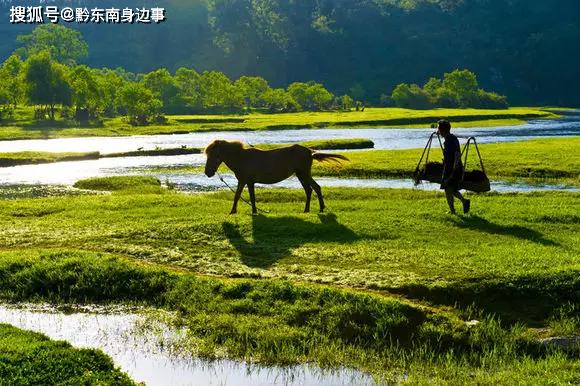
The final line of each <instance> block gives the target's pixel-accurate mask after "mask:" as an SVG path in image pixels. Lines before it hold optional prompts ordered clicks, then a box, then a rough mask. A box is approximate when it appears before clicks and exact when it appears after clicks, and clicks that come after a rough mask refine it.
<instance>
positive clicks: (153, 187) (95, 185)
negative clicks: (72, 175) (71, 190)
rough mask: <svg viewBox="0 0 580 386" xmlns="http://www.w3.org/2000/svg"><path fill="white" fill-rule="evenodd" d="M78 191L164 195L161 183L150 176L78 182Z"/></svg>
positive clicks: (89, 179) (91, 179)
mask: <svg viewBox="0 0 580 386" xmlns="http://www.w3.org/2000/svg"><path fill="white" fill-rule="evenodd" d="M73 186H74V187H75V188H77V189H85V190H98V191H110V192H124V193H127V194H130V193H141V194H143V193H164V192H165V189H163V188H162V187H161V181H160V180H159V179H158V178H156V177H150V176H112V177H93V178H87V179H84V180H80V181H77V182H76V183H75V184H74V185H73Z"/></svg>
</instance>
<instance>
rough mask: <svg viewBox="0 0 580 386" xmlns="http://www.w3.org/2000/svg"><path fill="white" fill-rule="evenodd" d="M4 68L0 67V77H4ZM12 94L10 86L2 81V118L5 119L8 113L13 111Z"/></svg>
mask: <svg viewBox="0 0 580 386" xmlns="http://www.w3.org/2000/svg"><path fill="white" fill-rule="evenodd" d="M4 76H5V75H4V70H2V69H0V79H2V78H3V77H4ZM11 103H12V101H11V100H10V94H9V92H8V88H7V87H6V84H5V83H4V82H0V120H1V119H4V117H5V116H6V115H9V114H10V112H11V111H12V109H11V107H12V106H11Z"/></svg>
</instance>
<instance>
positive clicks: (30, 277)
mask: <svg viewBox="0 0 580 386" xmlns="http://www.w3.org/2000/svg"><path fill="white" fill-rule="evenodd" d="M40 283H42V285H41V284H40ZM0 294H1V296H2V298H4V299H9V300H12V301H30V300H33V301H51V302H65V303H66V302H84V303H87V302H103V301H108V302H118V301H123V302H132V303H133V304H146V305H148V306H154V307H158V308H162V309H166V310H170V311H173V312H175V313H176V314H175V315H177V316H176V317H172V321H173V324H174V325H175V326H177V327H180V328H183V327H186V328H187V331H188V335H189V338H188V339H189V341H190V343H189V344H188V343H187V342H186V343H185V346H187V347H189V349H191V350H193V353H194V354H195V355H198V356H202V357H207V358H216V357H221V356H227V357H231V358H239V359H245V360H251V361H257V362H260V363H263V364H282V365H287V364H295V363H301V362H313V363H316V364H318V365H320V366H322V367H323V368H327V367H336V366H353V367H356V368H359V369H362V370H366V371H370V372H371V373H373V374H374V376H375V377H376V378H377V380H379V379H381V380H385V379H395V378H401V377H402V375H403V374H405V373H407V374H409V375H410V376H412V377H417V378H418V379H423V378H435V379H438V380H440V381H456V380H457V379H458V378H461V377H466V376H468V375H467V374H470V373H472V372H473V371H477V369H479V368H485V369H486V372H487V374H486V376H490V375H494V374H496V373H498V372H501V371H506V369H507V367H509V366H514V365H516V366H521V365H522V363H525V362H527V363H528V365H527V366H523V367H524V368H528V367H531V366H532V365H534V366H537V365H543V366H548V368H551V369H552V370H556V369H557V368H556V367H555V366H553V365H552V364H551V363H552V361H555V360H558V359H559V360H560V362H558V363H559V364H560V365H561V364H562V363H561V361H564V362H565V363H566V364H567V365H568V367H570V368H569V369H565V368H564V369H557V370H558V374H557V376H559V377H561V378H562V379H573V377H574V372H573V368H574V366H576V367H577V363H576V364H575V362H574V361H573V360H572V359H570V357H566V356H563V355H564V354H563V353H559V352H558V351H557V350H552V349H549V348H546V347H543V346H541V345H539V344H538V343H537V342H536V341H534V340H533V339H532V337H531V336H530V335H529V333H527V331H526V329H524V328H523V327H521V326H517V325H516V326H514V327H511V328H506V327H504V326H502V324H501V323H499V321H498V320H497V319H495V318H493V317H486V318H484V319H483V320H482V321H481V322H480V323H479V324H478V325H476V326H472V327H468V326H467V325H466V324H465V323H463V322H462V321H461V320H460V319H458V318H457V317H456V316H454V315H453V314H451V313H448V312H442V311H434V310H433V309H429V308H426V307H423V306H420V305H414V304H412V303H409V302H406V301H403V300H400V299H396V298H393V297H386V296H379V295H375V294H367V293H360V292H355V291H351V290H345V289H337V288H332V287H325V286H315V285H304V284H295V283H291V282H288V281H279V280H248V279H244V280H240V279H219V278H212V277H199V276H196V275H193V274H190V273H183V272H176V271H171V270H167V269H164V268H159V267H152V266H144V265H139V264H137V265H136V264H134V263H130V262H128V261H126V260H124V259H119V258H115V257H111V256H107V255H101V254H96V253H93V252H82V251H73V250H68V251H67V250H61V251H52V252H39V251H29V252H28V253H26V255H25V256H23V255H20V256H17V255H15V254H12V253H8V254H7V253H3V254H2V256H1V257H0ZM572 354H573V353H572ZM448 369H452V371H451V372H446V371H445V370H448ZM516 375H517V376H518V377H521V378H522V379H524V380H525V379H528V380H529V379H533V378H530V377H529V376H528V375H526V374H525V373H521V374H516Z"/></svg>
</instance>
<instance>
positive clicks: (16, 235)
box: [0, 181, 580, 384]
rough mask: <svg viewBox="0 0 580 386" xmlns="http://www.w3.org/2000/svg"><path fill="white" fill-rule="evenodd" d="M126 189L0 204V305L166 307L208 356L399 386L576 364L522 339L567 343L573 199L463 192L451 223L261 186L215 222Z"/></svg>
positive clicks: (574, 327)
mask: <svg viewBox="0 0 580 386" xmlns="http://www.w3.org/2000/svg"><path fill="white" fill-rule="evenodd" d="M112 184H113V185H119V184H121V182H120V181H116V182H114V183H112ZM135 185H136V184H135V183H134V184H133V190H132V192H119V193H114V194H112V195H108V196H79V197H60V198H58V197H55V198H44V199H22V200H10V201H4V202H3V205H2V207H1V208H0V226H2V228H3V229H5V231H4V232H2V234H0V251H1V252H0V296H1V297H2V298H4V299H9V300H11V301H23V300H25V301H50V302H75V303H76V302H81V303H87V302H88V303H93V302H131V303H134V302H137V303H139V304H145V305H148V306H154V307H160V308H166V309H169V310H172V311H177V312H178V316H177V319H176V320H175V321H174V322H175V323H177V325H181V326H187V327H188V328H189V329H190V331H191V332H192V335H191V342H190V343H189V347H190V348H192V349H193V351H194V352H195V353H196V354H197V355H201V356H207V357H215V356H223V355H227V356H230V357H234V358H245V359H250V358H252V359H253V360H258V361H262V362H265V363H282V364H284V363H296V362H305V361H313V362H315V363H318V364H320V365H322V366H338V365H349V366H355V367H357V368H360V369H364V370H367V371H370V372H371V373H372V374H374V375H375V376H377V377H379V378H381V379H383V380H384V379H387V380H390V381H401V380H402V378H401V377H402V375H403V374H404V373H408V374H409V381H410V382H411V383H423V382H426V381H436V382H450V383H453V384H458V383H465V382H469V383H471V382H476V383H477V382H479V383H495V382H498V381H501V380H505V379H506V378H505V377H508V376H509V377H510V379H513V380H515V381H517V382H519V383H537V382H541V380H542V379H543V378H542V377H545V374H546V373H550V376H551V379H553V380H554V381H555V383H566V382H569V383H574V382H576V381H577V380H578V376H577V374H578V369H579V367H580V362H579V361H578V359H577V352H575V351H574V352H571V353H568V354H566V353H565V352H562V351H558V350H552V349H546V348H543V347H542V346H540V345H538V344H537V343H535V342H536V339H538V338H540V337H542V336H550V335H554V334H562V333H565V334H580V320H579V319H578V308H577V299H578V293H579V290H580V275H579V273H580V261H579V260H578V256H579V255H580V239H579V238H578V235H579V234H580V217H579V216H578V213H580V200H578V198H579V197H580V196H579V195H578V194H572V193H534V194H504V195H500V194H490V195H482V196H477V197H475V196H473V197H472V199H473V214H472V215H470V216H460V217H457V216H451V215H447V214H446V213H445V212H446V207H445V202H444V199H443V197H442V195H441V194H439V193H438V192H422V191H405V190H372V189H323V191H324V192H325V193H326V198H327V204H328V207H329V210H330V212H329V213H326V214H320V215H317V214H301V213H300V212H301V209H302V205H303V202H302V200H303V193H302V192H300V191H295V190H276V191H263V190H258V192H257V196H258V203H259V206H260V207H261V208H263V209H267V210H269V211H270V213H269V214H266V215H260V216H250V214H249V212H250V210H249V208H246V207H242V208H241V211H240V212H241V213H240V214H239V215H237V216H230V215H227V214H226V213H228V212H229V208H230V205H231V198H232V197H231V195H230V194H229V193H226V192H223V193H211V194H195V195H184V194H178V193H171V192H162V191H160V192H159V194H137V193H135V189H134V188H135ZM145 185H146V187H148V186H149V185H150V183H148V182H147V181H145ZM508 256H509V258H508ZM470 319H477V320H479V321H481V323H480V324H478V325H477V326H475V327H469V326H468V325H467V324H465V321H468V320H470Z"/></svg>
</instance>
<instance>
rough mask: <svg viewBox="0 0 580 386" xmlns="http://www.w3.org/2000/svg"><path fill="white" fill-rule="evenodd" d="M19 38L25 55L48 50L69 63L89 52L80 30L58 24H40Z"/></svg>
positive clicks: (61, 60)
mask: <svg viewBox="0 0 580 386" xmlns="http://www.w3.org/2000/svg"><path fill="white" fill-rule="evenodd" d="M17 40H18V42H20V43H21V44H23V45H24V46H23V47H22V48H21V49H20V50H19V53H22V54H23V55H24V56H25V57H28V56H31V55H34V54H37V53H39V52H42V51H48V52H50V55H51V57H52V58H53V59H54V60H56V61H58V62H60V63H64V64H67V65H73V64H75V63H77V62H78V61H80V60H82V59H84V58H86V57H87V55H88V52H89V47H88V45H87V43H86V42H85V41H84V39H83V36H82V35H81V33H80V32H79V31H76V30H74V29H71V28H67V27H64V26H61V25H57V24H46V25H41V26H38V27H36V28H35V29H34V30H33V31H32V33H30V34H28V35H20V36H18V37H17Z"/></svg>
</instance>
